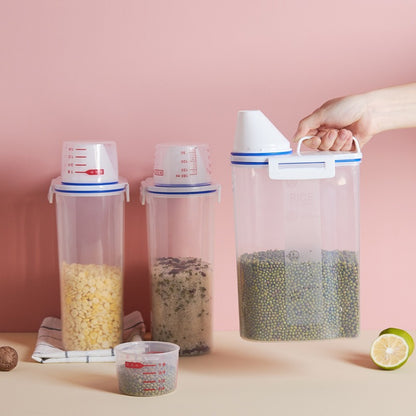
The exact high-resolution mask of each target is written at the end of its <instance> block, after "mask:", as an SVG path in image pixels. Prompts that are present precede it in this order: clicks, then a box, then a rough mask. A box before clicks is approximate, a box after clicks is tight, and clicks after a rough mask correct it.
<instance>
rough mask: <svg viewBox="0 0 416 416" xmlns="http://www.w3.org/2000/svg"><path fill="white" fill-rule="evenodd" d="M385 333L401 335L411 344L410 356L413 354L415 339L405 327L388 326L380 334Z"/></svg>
mask: <svg viewBox="0 0 416 416" xmlns="http://www.w3.org/2000/svg"><path fill="white" fill-rule="evenodd" d="M383 334H395V335H398V336H399V337H402V338H404V340H405V341H406V342H407V345H408V346H409V357H410V356H411V355H412V352H413V350H414V349H415V342H414V341H413V338H412V336H411V335H410V334H409V333H408V332H406V331H405V330H404V329H399V328H387V329H384V330H383V331H381V332H380V335H383Z"/></svg>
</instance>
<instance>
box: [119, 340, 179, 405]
mask: <svg viewBox="0 0 416 416" xmlns="http://www.w3.org/2000/svg"><path fill="white" fill-rule="evenodd" d="M114 351H115V354H116V366H117V376H118V383H119V389H120V392H121V393H123V394H127V395H129V396H140V397H146V396H147V397H151V396H160V395H163V394H167V393H170V392H172V391H174V390H175V389H176V382H177V374H178V356H179V346H178V345H176V344H172V343H170V342H159V341H137V342H126V343H123V344H120V345H117V347H115V349H114Z"/></svg>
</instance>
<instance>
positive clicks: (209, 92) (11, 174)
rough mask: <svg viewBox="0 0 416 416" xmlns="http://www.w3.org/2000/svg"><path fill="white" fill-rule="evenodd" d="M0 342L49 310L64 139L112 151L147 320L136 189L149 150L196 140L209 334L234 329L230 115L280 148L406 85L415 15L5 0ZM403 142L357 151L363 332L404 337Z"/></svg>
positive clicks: (415, 147)
mask: <svg viewBox="0 0 416 416" xmlns="http://www.w3.org/2000/svg"><path fill="white" fill-rule="evenodd" d="M0 14H1V16H2V24H1V26H0V51H1V65H0V87H1V100H0V140H1V150H0V152H1V164H0V175H1V176H0V177H1V178H2V179H1V188H2V189H1V199H0V222H1V231H0V233H1V234H0V236H1V240H0V244H1V246H0V253H1V256H2V258H1V269H0V270H1V271H0V273H1V289H0V331H35V330H37V328H38V326H39V324H40V322H41V320H42V318H43V317H45V316H48V315H58V314H59V299H58V290H59V281H58V262H57V247H56V225H55V206H53V205H49V204H48V202H47V199H46V194H47V191H48V186H49V182H50V179H51V178H53V177H55V176H57V175H58V174H59V169H60V151H61V146H62V142H63V141H64V140H91V139H100V140H116V141H117V143H118V152H119V165H120V173H121V174H123V175H124V176H125V177H127V178H128V179H129V182H130V184H131V194H132V202H131V203H130V204H129V205H128V206H127V209H126V216H127V218H126V221H127V229H126V246H127V248H126V283H125V285H126V295H125V310H126V312H130V311H132V310H134V309H140V310H141V311H142V312H143V314H144V316H145V319H146V322H147V324H148V323H149V310H148V309H149V302H148V295H147V294H148V284H147V251H146V229H145V210H144V208H143V207H141V206H140V205H139V200H138V195H139V192H138V186H139V183H140V181H141V180H142V179H143V178H145V177H146V176H149V174H150V173H151V170H152V158H153V149H154V145H155V144H156V143H159V142H178V141H181V142H206V143H208V144H210V146H211V150H212V159H213V169H214V176H215V179H216V180H217V181H218V182H220V183H221V184H222V203H221V205H220V206H219V207H218V210H217V230H216V279H215V327H216V329H237V327H238V312H237V290H236V287H237V285H236V270H235V251H234V228H233V206H232V190H231V169H230V165H229V152H230V150H231V147H232V141H233V135H234V128H235V121H236V115H237V111H238V110H239V109H261V110H262V111H263V112H264V113H265V114H266V115H268V117H269V118H270V119H271V120H273V122H275V123H276V125H277V126H278V127H279V129H280V130H281V131H282V132H283V133H284V134H286V135H287V136H288V137H291V135H292V134H293V133H294V131H295V129H296V126H297V122H298V120H299V119H300V118H302V117H303V116H305V115H306V114H308V113H309V112H310V111H312V110H313V109H314V108H315V107H317V106H318V105H320V104H321V103H322V102H323V101H325V100H327V99H329V98H332V97H334V96H339V95H345V94H348V93H354V92H360V91H364V90H368V89H373V88H378V87H382V86H388V85H393V84H400V83H406V82H410V81H415V73H416V53H415V52H416V49H415V38H416V26H415V24H414V16H415V14H416V4H415V2H414V1H412V0H408V1H406V0H401V1H400V2H399V4H396V3H394V4H393V2H391V1H390V0H364V1H363V0H349V1H348V2H346V1H345V2H342V3H341V2H334V1H333V0H317V1H313V2H309V1H300V0H290V1H289V0H257V1H247V0H228V1H209V2H208V1H198V0H175V1H169V0H165V1H161V0H123V1H119V0H95V1H94V0H75V1H69V0H67V1H64V0H62V1H56V0H38V1H32V0H15V1H7V0H6V1H2V2H1V3H0ZM415 135H416V131H415V130H414V129H412V130H406V131H405V130H403V131H396V132H388V133H383V134H380V135H379V136H378V137H376V138H375V139H374V140H373V141H372V142H371V143H370V144H369V145H368V146H367V147H366V148H365V149H364V161H363V163H362V186H361V195H362V203H361V213H362V216H361V220H362V221H361V225H362V229H361V241H362V251H361V258H362V261H361V264H362V274H361V282H362V326H363V327H364V328H382V327H385V326H387V325H398V326H403V327H406V328H409V329H411V328H416V318H415V316H416V315H415V313H414V297H415V295H414V293H415V291H416V275H415V271H414V270H415V268H414V257H415V243H414V234H415V231H416V223H415V212H416V209H415V202H416V197H415V183H416V174H415V169H414V166H415V162H414V157H415V156H414V155H415V154H416V137H415Z"/></svg>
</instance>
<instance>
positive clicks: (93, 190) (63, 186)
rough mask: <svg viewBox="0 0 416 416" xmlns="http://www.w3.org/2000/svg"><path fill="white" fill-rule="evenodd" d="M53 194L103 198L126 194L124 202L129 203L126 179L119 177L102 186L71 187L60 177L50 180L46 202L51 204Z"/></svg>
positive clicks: (83, 185) (79, 185) (80, 185)
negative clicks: (104, 196)
mask: <svg viewBox="0 0 416 416" xmlns="http://www.w3.org/2000/svg"><path fill="white" fill-rule="evenodd" d="M55 192H58V193H63V194H68V195H72V196H103V195H114V194H119V193H122V192H125V193H126V201H127V202H129V201H130V188H129V184H128V182H127V180H126V179H124V178H122V177H120V178H118V181H117V182H112V183H103V184H77V185H72V184H68V183H65V182H63V181H62V176H59V177H57V178H55V179H52V181H51V184H50V186H49V192H48V201H49V202H50V203H52V202H53V195H54V193H55Z"/></svg>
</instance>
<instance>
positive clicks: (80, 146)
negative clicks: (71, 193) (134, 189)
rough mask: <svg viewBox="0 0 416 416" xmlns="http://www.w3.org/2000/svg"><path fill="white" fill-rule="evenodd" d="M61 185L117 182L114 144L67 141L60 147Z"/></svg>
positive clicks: (107, 142)
mask: <svg viewBox="0 0 416 416" xmlns="http://www.w3.org/2000/svg"><path fill="white" fill-rule="evenodd" d="M61 177H62V183H63V184H68V185H69V184H71V185H78V184H98V183H99V184H112V183H116V182H117V181H118V161H117V147H116V143H115V142H112V141H104V142H90V141H68V142H64V143H63V146H62V165H61Z"/></svg>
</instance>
